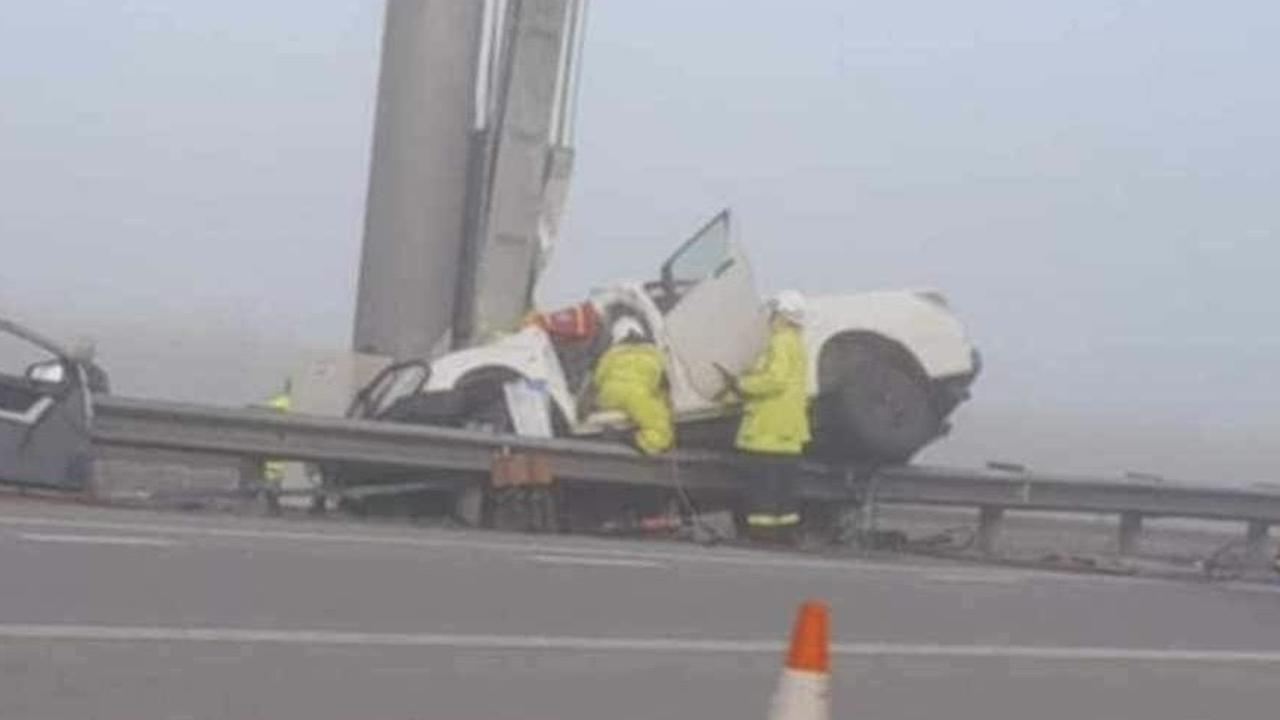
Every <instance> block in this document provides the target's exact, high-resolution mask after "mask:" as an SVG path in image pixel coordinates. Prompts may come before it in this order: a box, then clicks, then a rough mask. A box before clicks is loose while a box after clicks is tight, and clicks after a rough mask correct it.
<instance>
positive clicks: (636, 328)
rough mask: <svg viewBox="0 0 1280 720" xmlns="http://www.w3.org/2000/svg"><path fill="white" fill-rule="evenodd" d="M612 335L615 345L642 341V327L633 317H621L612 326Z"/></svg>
mask: <svg viewBox="0 0 1280 720" xmlns="http://www.w3.org/2000/svg"><path fill="white" fill-rule="evenodd" d="M612 334H613V342H614V344H615V345H616V344H617V343H621V342H626V341H627V340H642V339H644V326H643V325H641V324H640V321H639V320H637V319H635V318H633V317H623V318H619V319H618V321H617V322H615V323H614V324H613V331H612Z"/></svg>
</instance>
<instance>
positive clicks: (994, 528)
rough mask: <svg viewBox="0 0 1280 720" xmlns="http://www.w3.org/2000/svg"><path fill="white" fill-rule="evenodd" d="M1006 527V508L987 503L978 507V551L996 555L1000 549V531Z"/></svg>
mask: <svg viewBox="0 0 1280 720" xmlns="http://www.w3.org/2000/svg"><path fill="white" fill-rule="evenodd" d="M1003 527H1004V508H1002V507H992V506H989V505H985V506H983V507H981V508H979V509H978V540H977V543H978V552H980V553H982V554H983V555H995V554H996V551H997V550H998V549H999V544H1000V531H1001V530H1002V529H1003Z"/></svg>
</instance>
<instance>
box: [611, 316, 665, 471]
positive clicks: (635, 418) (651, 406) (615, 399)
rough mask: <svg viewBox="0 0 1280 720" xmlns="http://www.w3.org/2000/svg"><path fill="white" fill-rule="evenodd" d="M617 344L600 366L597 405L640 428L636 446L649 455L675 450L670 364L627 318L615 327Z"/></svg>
mask: <svg viewBox="0 0 1280 720" xmlns="http://www.w3.org/2000/svg"><path fill="white" fill-rule="evenodd" d="M612 334H613V345H612V346H611V347H610V348H609V349H608V350H607V351H605V354H604V355H603V356H602V357H601V358H600V361H599V362H598V363H596V369H595V374H594V376H593V382H594V384H595V391H596V396H595V397H596V405H597V406H598V407H600V408H601V409H602V410H619V411H621V412H622V413H624V414H625V415H626V416H627V419H629V420H630V421H631V422H632V423H634V424H635V426H636V432H635V436H634V439H635V445H636V447H637V448H639V449H640V450H641V452H644V453H646V454H648V455H656V454H658V453H662V452H665V451H667V450H670V449H671V446H672V445H673V444H674V443H675V431H674V430H673V429H672V426H671V407H670V404H669V403H668V401H667V392H666V382H665V376H666V362H665V360H664V358H663V356H662V351H661V350H659V349H658V346H657V345H655V344H654V343H653V341H652V340H650V339H648V337H647V334H646V332H645V330H644V327H643V326H642V325H641V324H640V322H639V321H637V320H635V319H634V318H629V317H624V318H621V319H620V320H618V321H617V322H615V323H614V325H613V330H612Z"/></svg>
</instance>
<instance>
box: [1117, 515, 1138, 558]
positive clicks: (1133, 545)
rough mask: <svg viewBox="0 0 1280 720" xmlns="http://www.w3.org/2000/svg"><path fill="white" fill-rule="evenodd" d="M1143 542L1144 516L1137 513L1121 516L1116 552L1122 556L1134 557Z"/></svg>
mask: <svg viewBox="0 0 1280 720" xmlns="http://www.w3.org/2000/svg"><path fill="white" fill-rule="evenodd" d="M1141 542H1142V515H1141V514H1139V513H1136V512H1126V513H1121V514H1120V532H1119V537H1118V540H1117V542H1116V551H1117V553H1118V554H1120V555H1133V554H1135V553H1137V552H1138V548H1139V545H1140V544H1141Z"/></svg>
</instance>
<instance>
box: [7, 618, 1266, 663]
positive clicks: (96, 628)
mask: <svg viewBox="0 0 1280 720" xmlns="http://www.w3.org/2000/svg"><path fill="white" fill-rule="evenodd" d="M0 639H5V640H52V641H76V642H196V643H241V644H254V643H268V644H280V645H348V646H349V645H360V646H384V647H420V648H449V649H455V650H508V651H521V650H527V651H569V652H674V653H726V654H759V653H777V654H781V653H782V651H783V650H784V649H785V647H786V644H785V643H783V642H780V641H776V640H730V639H713V638H708V639H703V640H691V639H677V638H665V637H658V638H624V637H619V638H602V637H579V636H572V635H461V634H438V633H362V632H341V631H329V630H253V629H245V628H187V627H157V626H148V627H129V626H114V625H0ZM831 652H832V654H835V655H840V656H844V657H864V658H891V657H926V658H955V659H965V658H973V659H1002V660H1007V659H1027V660H1063V661H1118V662H1149V663H1160V662H1191V663H1213V664H1229V663H1264V664H1280V651H1265V650H1192V649H1180V648H1172V649H1165V648H1121V647H1073V646H1036V645H933V644H900V643H880V642H838V643H834V644H832V646H831Z"/></svg>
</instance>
